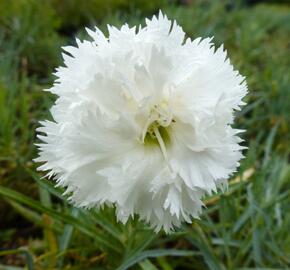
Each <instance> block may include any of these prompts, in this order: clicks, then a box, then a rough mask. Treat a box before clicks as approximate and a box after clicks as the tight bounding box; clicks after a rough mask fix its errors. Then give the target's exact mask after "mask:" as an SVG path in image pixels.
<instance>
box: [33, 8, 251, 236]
mask: <svg viewBox="0 0 290 270" xmlns="http://www.w3.org/2000/svg"><path fill="white" fill-rule="evenodd" d="M108 28H109V37H108V38H107V37H105V36H104V35H103V33H102V32H101V31H100V30H99V29H97V28H96V29H95V31H91V30H88V33H89V35H90V36H91V37H92V41H84V42H80V41H79V40H77V45H78V47H65V48H64V50H65V51H66V52H67V54H64V55H63V57H64V62H65V65H66V67H60V68H58V70H57V72H56V76H57V77H58V79H57V80H56V81H55V84H54V86H53V87H52V88H51V89H50V91H51V92H52V93H54V94H56V95H57V96H58V99H57V100H56V103H55V105H54V106H53V107H52V108H51V114H52V117H53V119H54V121H53V122H51V121H44V122H41V124H42V127H40V128H39V129H38V131H39V132H40V133H44V134H45V135H44V136H43V135H39V138H40V139H41V140H42V141H43V143H41V144H39V149H40V156H39V158H37V161H39V162H45V163H44V164H43V165H42V166H41V167H40V170H45V171H47V170H48V171H49V173H48V176H49V177H50V176H55V179H56V181H57V183H58V185H60V186H64V187H66V193H67V194H69V196H70V200H71V201H72V202H73V203H74V204H75V205H77V206H79V207H95V206H97V207H99V206H101V205H103V204H107V205H114V206H115V208H116V215H117V218H118V220H120V221H122V222H126V221H127V220H128V218H129V217H130V216H133V215H134V214H138V215H139V217H140V218H141V219H142V220H145V221H147V222H149V223H150V224H151V226H153V227H154V228H155V229H156V231H159V230H160V229H161V228H163V229H164V230H165V231H166V232H168V231H170V230H172V229H173V226H180V224H181V222H182V221H186V222H191V219H192V217H198V216H199V214H200V212H201V209H202V205H203V204H202V201H201V198H202V197H203V196H204V195H205V194H210V193H211V192H212V191H216V189H217V188H220V187H223V186H224V185H226V179H227V178H228V177H229V175H231V174H232V173H233V172H234V171H235V170H236V168H237V166H238V165H239V160H240V159H241V157H242V154H241V153H240V150H241V149H242V146H240V145H239V144H238V143H239V142H240V141H241V140H240V139H239V137H237V136H236V135H237V133H238V132H239V130H236V129H233V128H232V127H231V126H230V125H231V124H232V123H233V110H239V106H240V105H243V102H242V101H241V100H242V98H243V97H244V96H245V94H246V93H247V86H246V83H245V81H244V78H243V77H242V76H241V75H239V72H238V71H234V69H233V67H232V65H231V64H230V61H229V60H228V59H227V58H226V57H227V55H226V52H225V51H224V50H223V47H220V48H218V49H217V50H215V49H214V47H213V46H212V43H211V39H209V38H207V39H203V40H202V39H201V38H198V39H195V40H193V41H192V40H190V39H186V40H184V38H185V37H184V35H185V33H184V32H183V30H182V28H181V27H180V26H178V25H177V24H176V23H175V22H174V23H173V24H172V22H171V21H169V20H168V19H167V17H166V16H164V15H162V13H161V12H160V14H159V16H158V18H156V17H155V16H154V17H153V18H152V20H146V26H145V27H144V28H141V27H140V28H139V30H138V31H136V27H133V28H129V27H128V25H124V26H122V27H121V29H120V30H118V29H116V28H114V27H108Z"/></svg>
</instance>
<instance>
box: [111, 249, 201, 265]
mask: <svg viewBox="0 0 290 270" xmlns="http://www.w3.org/2000/svg"><path fill="white" fill-rule="evenodd" d="M194 255H196V252H193V251H188V250H176V249H155V250H147V251H143V252H141V253H138V254H135V255H134V256H133V257H130V258H129V259H127V260H126V261H125V262H123V264H122V265H121V266H119V267H118V268H117V270H126V269H128V268H129V267H131V266H133V265H135V264H136V263H138V262H140V261H143V260H145V259H147V258H157V257H162V256H175V257H183V256H194Z"/></svg>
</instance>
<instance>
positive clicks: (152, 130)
mask: <svg viewBox="0 0 290 270" xmlns="http://www.w3.org/2000/svg"><path fill="white" fill-rule="evenodd" d="M172 122H175V121H174V119H173V118H172V111H171V110H170V108H169V106H168V103H167V102H162V103H160V104H158V105H154V106H153V108H152V109H151V110H150V114H149V117H148V120H147V122H146V124H145V126H144V129H143V133H142V142H143V143H144V144H145V145H158V146H159V148H160V150H161V152H162V154H163V156H164V158H165V159H166V160H167V151H166V145H168V144H169V142H170V136H169V130H170V124H171V123H172Z"/></svg>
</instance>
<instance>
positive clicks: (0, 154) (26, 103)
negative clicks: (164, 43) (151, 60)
mask: <svg viewBox="0 0 290 270" xmlns="http://www.w3.org/2000/svg"><path fill="white" fill-rule="evenodd" d="M171 2H172V1H171ZM192 2H194V4H192V5H189V6H182V5H175V4H168V3H167V1H161V0H160V1H153V0H152V1H145V0H144V1H130V4H129V1H125V0H115V1H113V0H111V1H108V2H106V1H98V0H92V1H78V0H72V1H69V0H64V1H59V0H50V1H42V0H39V1H36V0H35V1H32V0H12V1H8V0H0V269H1V270H2V269H5V270H9V269H10V270H19V269H29V270H30V269H40V270H41V269H48V270H52V269H71V270H73V269H75V270H77V269H79V270H83V269H118V270H121V269H127V268H129V267H131V268H130V269H146V270H154V269H162V270H172V269H198V270H199V269H212V270H219V269H266V268H267V269H269V268H271V269H289V268H290V234H289V231H290V215H289V210H290V166H289V152H290V151H289V142H290V136H289V134H290V130H289V126H290V125H289V115H290V72H289V66H290V54H289V50H290V43H289V36H290V23H289V22H290V6H289V5H287V4H286V3H287V1H281V3H280V4H273V3H267V4H255V5H253V4H251V5H249V3H247V4H245V3H244V4H243V3H239V4H237V2H234V1H228V2H222V1H201V0H200V1H198V0H197V1H192ZM248 2H250V1H248ZM159 7H162V10H163V11H164V12H165V13H166V14H168V16H169V17H170V18H174V19H176V20H177V21H178V22H179V23H180V24H181V25H182V26H183V27H184V30H185V31H186V32H187V34H188V35H189V36H191V37H193V38H194V37H198V36H202V37H206V36H215V39H214V42H215V43H216V44H217V45H218V44H221V43H225V47H226V48H227V50H228V53H229V56H230V58H231V59H232V62H233V64H234V65H235V66H236V67H237V68H238V69H239V70H240V72H241V73H242V74H243V75H245V76H246V77H247V82H248V85H249V89H250V94H249V95H248V97H247V100H246V101H247V102H248V105H247V106H246V107H245V108H244V110H243V111H242V112H239V113H238V114H237V122H236V125H237V126H238V127H239V128H243V129H247V132H246V134H245V135H244V139H245V140H246V142H245V144H246V145H247V146H248V147H249V149H248V150H247V151H246V152H245V156H246V158H245V159H244V160H243V162H242V165H241V168H240V170H239V173H238V174H237V175H236V176H235V177H234V178H233V179H232V180H231V182H230V187H229V190H228V192H227V193H226V194H224V195H220V194H217V195H215V196H214V197H211V198H207V199H206V204H207V209H205V211H204V214H203V216H202V217H201V220H194V221H193V223H192V225H184V227H183V228H181V229H180V230H179V231H177V232H176V233H174V234H172V235H169V236H165V235H163V234H162V233H160V234H158V235H156V234H154V233H153V232H152V231H151V230H149V229H148V228H147V227H146V226H144V225H143V224H142V223H139V222H137V221H136V220H131V221H130V223H129V224H128V225H127V226H123V225H121V224H118V223H116V222H115V217H114V213H113V211H112V210H110V209H105V210H102V211H100V212H98V211H84V210H80V209H74V208H72V207H71V206H69V205H68V204H67V203H66V201H65V199H64V198H63V197H61V195H60V194H61V190H58V189H55V188H53V184H52V183H51V182H49V181H46V180H40V177H41V175H40V174H38V173H36V172H35V167H36V165H35V164H33V163H32V161H31V160H32V159H33V158H34V157H36V149H35V146H34V145H33V144H34V143H35V131H34V130H35V127H37V125H38V124H37V121H38V120H40V119H44V118H47V117H49V116H48V108H49V107H50V106H51V104H52V102H53V100H54V97H52V96H49V95H48V94H47V93H44V92H43V91H41V90H42V89H43V88H47V87H49V86H50V85H51V83H52V81H53V78H52V76H51V72H52V71H53V69H54V68H55V67H56V66H57V65H58V64H60V63H61V58H60V53H61V50H60V46H63V45H67V44H74V39H73V36H74V35H77V36H79V37H85V33H84V31H83V27H84V26H92V25H95V24H97V25H98V26H99V27H100V28H101V29H103V30H105V25H106V23H110V24H115V25H121V24H122V23H124V22H129V24H135V23H138V24H139V23H141V22H142V21H143V17H144V16H151V15H152V13H154V12H156V11H157V10H158V8H159ZM8 265H10V266H11V267H9V266H8ZM12 266H13V267H12ZM24 267H26V268H24Z"/></svg>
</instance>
